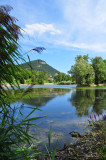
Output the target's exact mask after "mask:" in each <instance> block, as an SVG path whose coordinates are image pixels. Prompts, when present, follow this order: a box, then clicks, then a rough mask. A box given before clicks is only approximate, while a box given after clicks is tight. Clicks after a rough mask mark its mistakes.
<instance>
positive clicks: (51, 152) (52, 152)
mask: <svg viewBox="0 0 106 160" xmlns="http://www.w3.org/2000/svg"><path fill="white" fill-rule="evenodd" d="M60 137H61V136H59V137H58V139H57V141H56V143H55V147H54V149H53V151H52V150H51V138H52V136H51V126H50V129H49V133H48V144H49V147H48V148H47V146H46V144H45V147H46V150H47V153H48V156H49V159H50V160H55V155H56V150H57V144H58V141H59V139H60Z"/></svg>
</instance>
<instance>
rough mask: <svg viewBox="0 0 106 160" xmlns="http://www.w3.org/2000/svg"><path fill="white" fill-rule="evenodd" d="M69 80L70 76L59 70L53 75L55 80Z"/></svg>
mask: <svg viewBox="0 0 106 160" xmlns="http://www.w3.org/2000/svg"><path fill="white" fill-rule="evenodd" d="M70 80H71V76H70V75H67V74H65V73H62V72H59V73H57V74H56V75H55V76H54V81H55V82H62V81H70Z"/></svg>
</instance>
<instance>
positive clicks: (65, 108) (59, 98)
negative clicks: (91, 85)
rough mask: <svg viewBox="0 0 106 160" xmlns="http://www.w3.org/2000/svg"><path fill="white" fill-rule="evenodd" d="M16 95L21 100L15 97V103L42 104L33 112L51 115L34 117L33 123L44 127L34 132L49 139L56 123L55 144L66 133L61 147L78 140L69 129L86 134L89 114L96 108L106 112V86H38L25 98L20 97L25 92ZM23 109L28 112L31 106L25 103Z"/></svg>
mask: <svg viewBox="0 0 106 160" xmlns="http://www.w3.org/2000/svg"><path fill="white" fill-rule="evenodd" d="M12 92H13V91H12ZM22 92H23V90H22ZM13 95H15V96H16V99H17V98H18V101H17V100H16V99H14V103H12V104H11V105H13V106H14V105H16V104H19V105H21V104H24V106H34V107H36V106H39V108H41V109H42V111H39V110H36V111H35V112H34V113H33V115H32V116H44V115H48V116H47V117H45V118H43V119H39V120H37V121H34V122H33V123H35V124H37V125H38V126H40V129H39V130H34V129H31V130H30V132H33V133H34V134H35V133H36V134H37V135H38V137H37V138H38V139H40V140H42V141H47V134H48V131H49V127H50V125H52V142H53V143H52V145H54V143H55V140H56V139H57V137H58V135H62V138H61V141H60V142H59V146H58V147H62V146H63V145H64V143H69V142H73V141H74V140H73V139H72V137H70V135H69V132H71V131H77V132H79V133H80V134H84V133H85V131H86V130H88V128H87V123H88V118H89V114H91V113H92V112H96V113H103V112H104V110H105V109H106V106H105V104H106V90H103V89H102V90H101V89H98V90H97V89H89V90H84V89H83V90H76V89H71V90H70V89H62V88H61V89H57V88H35V89H33V90H32V91H31V92H29V93H28V94H26V95H25V96H24V97H22V98H21V99H19V97H21V95H22V93H21V92H19V93H18V92H17V94H16V93H15V94H13ZM22 112H23V113H24V115H26V114H28V112H29V109H28V108H27V109H26V108H25V107H23V108H22Z"/></svg>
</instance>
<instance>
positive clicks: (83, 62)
mask: <svg viewBox="0 0 106 160" xmlns="http://www.w3.org/2000/svg"><path fill="white" fill-rule="evenodd" d="M87 57H88V56H83V57H82V56H81V55H80V56H77V57H76V64H75V65H73V66H72V67H71V70H70V71H69V73H70V74H71V75H72V78H73V79H74V80H75V81H76V83H77V84H79V85H82V84H87V85H89V84H92V83H94V78H95V73H94V69H93V67H92V65H91V64H89V63H88V58H87Z"/></svg>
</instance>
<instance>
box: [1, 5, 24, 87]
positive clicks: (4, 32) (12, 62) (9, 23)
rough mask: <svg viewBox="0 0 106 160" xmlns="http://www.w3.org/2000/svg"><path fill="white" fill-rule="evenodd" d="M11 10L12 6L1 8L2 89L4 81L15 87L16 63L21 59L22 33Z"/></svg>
mask: <svg viewBox="0 0 106 160" xmlns="http://www.w3.org/2000/svg"><path fill="white" fill-rule="evenodd" d="M11 9H12V7H10V6H0V73H1V76H0V88H2V85H1V83H3V81H4V80H5V81H6V82H7V83H9V84H10V85H11V86H13V80H12V79H13V78H14V79H16V74H15V73H16V72H17V66H16V63H18V62H17V60H19V58H20V53H19V51H18V48H19V45H18V43H17V40H18V39H19V36H20V35H21V31H20V27H19V26H17V25H16V24H15V22H16V21H17V19H16V18H14V17H12V16H10V14H9V13H10V11H11ZM21 59H22V58H21ZM8 68H10V69H9V70H8ZM16 82H17V79H16Z"/></svg>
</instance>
